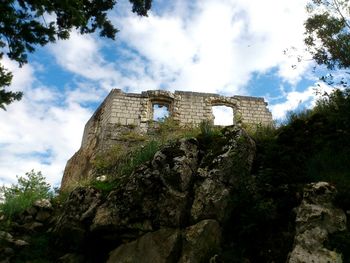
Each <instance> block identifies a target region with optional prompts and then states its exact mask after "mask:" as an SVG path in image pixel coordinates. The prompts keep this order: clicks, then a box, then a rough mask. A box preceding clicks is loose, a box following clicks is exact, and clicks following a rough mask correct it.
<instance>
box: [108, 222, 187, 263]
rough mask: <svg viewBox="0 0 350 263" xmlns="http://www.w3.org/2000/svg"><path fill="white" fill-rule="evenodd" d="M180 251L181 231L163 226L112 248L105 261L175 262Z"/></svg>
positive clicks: (119, 262)
mask: <svg viewBox="0 0 350 263" xmlns="http://www.w3.org/2000/svg"><path fill="white" fill-rule="evenodd" d="M180 251H181V232H180V231H179V230H176V229H167V228H163V229H160V230H158V231H156V232H151V233H147V234H145V235H143V236H142V237H140V238H139V239H137V240H135V241H133V242H130V243H127V244H124V245H121V246H120V247H118V248H117V249H115V250H113V251H112V252H111V253H110V257H109V259H108V260H107V263H115V262H118V263H136V262H140V263H141V262H143V263H176V262H177V257H178V254H179V252H180Z"/></svg>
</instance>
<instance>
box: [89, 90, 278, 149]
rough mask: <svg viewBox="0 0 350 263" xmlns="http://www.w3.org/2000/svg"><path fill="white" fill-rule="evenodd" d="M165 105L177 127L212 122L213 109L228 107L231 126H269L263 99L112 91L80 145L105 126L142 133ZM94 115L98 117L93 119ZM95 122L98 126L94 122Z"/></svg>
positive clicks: (96, 113) (206, 94) (184, 93)
mask: <svg viewBox="0 0 350 263" xmlns="http://www.w3.org/2000/svg"><path fill="white" fill-rule="evenodd" d="M154 105H159V106H165V107H167V109H168V111H169V115H170V116H171V117H172V118H173V119H174V120H176V121H178V122H179V124H180V125H187V126H189V125H198V124H199V123H200V122H202V121H203V120H209V121H212V122H213V121H214V115H213V111H212V107H213V106H227V107H231V108H232V109H233V112H234V117H233V118H234V120H233V123H236V122H237V121H238V120H240V121H241V122H242V123H245V124H247V125H256V124H261V125H265V126H266V125H272V115H271V113H270V112H269V110H268V109H267V107H266V106H267V103H266V102H265V101H264V99H263V98H256V97H246V96H233V97H225V96H220V95H218V94H212V93H198V92H186V91H175V92H174V93H172V92H169V91H164V90H149V91H144V92H142V93H141V94H135V93H124V92H122V91H121V90H119V89H114V90H112V91H111V92H110V93H109V95H108V96H107V98H106V99H105V100H104V102H103V103H102V104H101V106H100V107H99V108H98V109H97V110H96V112H95V113H94V115H93V116H92V117H91V119H90V120H89V121H88V123H87V124H86V127H85V131H84V137H83V143H82V145H84V144H85V143H86V141H87V140H88V137H89V134H91V133H95V132H96V129H101V134H103V133H104V132H103V130H106V129H107V130H108V126H111V125H112V126H114V125H121V126H130V125H132V126H136V127H139V130H140V132H144V133H146V132H147V130H148V127H149V123H150V122H151V121H152V120H153V106H154ZM97 116H98V118H96V117H97ZM97 120H98V123H99V124H98V125H96V121H97Z"/></svg>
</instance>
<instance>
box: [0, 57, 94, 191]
mask: <svg viewBox="0 0 350 263" xmlns="http://www.w3.org/2000/svg"><path fill="white" fill-rule="evenodd" d="M5 62H6V64H5V66H7V67H8V68H11V70H12V71H14V79H13V83H12V86H11V88H12V89H13V90H24V97H23V99H22V100H21V101H20V102H14V103H13V104H11V105H9V106H8V107H7V111H0V119H1V129H0V183H10V182H15V181H16V177H15V176H16V175H24V174H25V172H28V171H30V170H31V169H35V170H36V171H42V172H43V174H44V175H45V176H46V177H47V180H48V182H50V183H51V184H54V185H57V184H59V183H60V180H61V178H62V174H63V169H64V166H65V164H66V161H67V160H68V158H70V157H71V156H72V154H73V153H74V152H75V151H76V150H77V149H78V148H79V146H80V141H81V136H82V131H83V127H84V125H85V123H86V121H87V120H88V118H89V117H90V116H91V111H90V110H88V109H86V108H83V107H82V106H80V104H79V103H80V102H81V101H82V100H84V99H85V100H86V98H87V96H86V95H89V93H88V92H87V91H85V93H84V92H83V91H81V90H79V89H77V90H72V91H69V92H67V93H64V92H63V93H61V94H58V93H57V92H54V91H52V89H50V88H49V87H45V86H43V85H41V84H40V83H39V82H38V81H37V79H36V78H35V75H34V73H35V70H34V69H33V67H32V66H31V65H26V66H24V67H22V68H20V69H19V68H17V67H15V65H13V64H11V63H12V62H9V61H5ZM76 93H79V95H80V100H79V98H76V97H77V96H76ZM82 98H83V99H82ZM90 99H91V100H96V98H95V97H91V96H90ZM58 105H60V106H58Z"/></svg>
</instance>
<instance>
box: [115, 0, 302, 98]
mask: <svg viewBox="0 0 350 263" xmlns="http://www.w3.org/2000/svg"><path fill="white" fill-rule="evenodd" d="M176 3H179V4H178V5H176V4H174V5H173V6H175V7H174V9H173V10H172V11H173V12H165V13H163V14H162V12H157V14H154V13H152V12H151V14H150V16H149V17H148V18H139V17H137V16H134V15H129V16H126V17H117V18H116V19H115V20H116V21H119V22H121V32H120V37H121V40H122V41H123V42H124V43H125V44H126V45H127V46H129V47H131V48H132V49H133V50H136V51H137V53H138V54H139V55H140V56H142V57H143V58H145V59H146V61H149V62H150V63H149V65H148V72H151V74H154V72H162V73H164V74H163V75H161V76H159V75H157V74H154V75H155V76H156V77H158V79H157V80H158V81H159V80H160V81H161V82H164V83H165V86H166V87H168V88H169V89H180V90H193V91H207V92H220V93H225V94H233V93H240V94H242V93H243V94H245V93H248V92H249V90H248V91H247V90H245V89H244V86H245V85H246V83H247V81H248V80H249V78H250V76H251V74H252V73H253V72H266V71H267V70H269V69H271V68H273V67H278V68H279V69H280V70H279V74H280V76H281V77H282V78H284V79H285V80H286V81H289V82H291V83H293V84H295V83H296V82H297V81H299V80H300V76H301V75H302V74H303V73H304V72H305V71H306V70H307V69H308V62H304V63H302V64H301V65H300V66H299V67H298V69H297V70H290V67H291V65H292V64H294V62H293V61H292V59H293V58H289V57H287V56H285V55H284V54H283V50H284V49H286V48H289V47H291V46H296V47H299V48H301V49H302V45H303V42H302V39H303V34H302V32H303V21H304V18H305V10H304V6H305V3H306V1H305V0H295V1H292V2H290V1H287V0H282V1H273V0H269V1H260V0H253V1H243V0H237V1H213V0H204V1H203V0H202V1H194V2H193V3H192V8H193V9H194V10H193V11H192V13H191V14H190V15H188V16H184V15H183V14H182V13H180V12H183V10H184V7H183V6H185V7H187V6H186V5H185V4H184V2H183V1H176ZM179 6H180V7H179ZM149 75H150V73H144V75H143V76H142V75H141V76H140V75H138V78H143V77H145V76H149ZM169 79H171V80H172V81H171V82H169V81H168V80H169ZM157 80H156V81H155V82H157ZM142 88H143V87H141V89H142ZM155 88H157V87H155Z"/></svg>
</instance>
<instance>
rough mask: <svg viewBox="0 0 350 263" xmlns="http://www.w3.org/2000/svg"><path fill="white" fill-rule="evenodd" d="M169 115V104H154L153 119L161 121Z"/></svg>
mask: <svg viewBox="0 0 350 263" xmlns="http://www.w3.org/2000/svg"><path fill="white" fill-rule="evenodd" d="M166 117H169V108H168V106H167V105H161V104H156V103H155V104H153V120H154V121H159V120H161V119H164V118H166Z"/></svg>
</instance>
